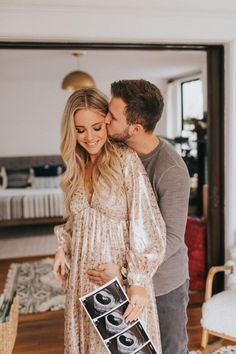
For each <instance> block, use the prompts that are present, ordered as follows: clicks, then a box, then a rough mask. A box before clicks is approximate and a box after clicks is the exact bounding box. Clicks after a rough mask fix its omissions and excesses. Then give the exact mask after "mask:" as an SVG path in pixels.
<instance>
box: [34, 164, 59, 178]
mask: <svg viewBox="0 0 236 354" xmlns="http://www.w3.org/2000/svg"><path fill="white" fill-rule="evenodd" d="M32 169H33V172H34V176H35V177H55V176H59V175H61V174H62V171H63V166H62V165H42V166H33V167H32Z"/></svg>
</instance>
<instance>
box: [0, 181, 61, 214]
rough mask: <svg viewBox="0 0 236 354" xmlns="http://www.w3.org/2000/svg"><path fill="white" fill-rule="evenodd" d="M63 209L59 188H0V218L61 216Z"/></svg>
mask: <svg viewBox="0 0 236 354" xmlns="http://www.w3.org/2000/svg"><path fill="white" fill-rule="evenodd" d="M63 211H64V197H63V192H62V191H61V189H59V188H45V189H30V188H27V189H24V188H21V189H15V188H13V189H0V220H11V219H21V218H40V217H41V218H42V217H53V216H62V215H63Z"/></svg>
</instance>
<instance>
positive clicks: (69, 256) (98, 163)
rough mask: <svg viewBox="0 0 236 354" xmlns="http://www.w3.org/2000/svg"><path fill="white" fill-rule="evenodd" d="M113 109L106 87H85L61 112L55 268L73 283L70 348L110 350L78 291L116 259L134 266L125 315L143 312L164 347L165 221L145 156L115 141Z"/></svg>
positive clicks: (86, 353) (86, 352)
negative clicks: (159, 284) (61, 220)
mask: <svg viewBox="0 0 236 354" xmlns="http://www.w3.org/2000/svg"><path fill="white" fill-rule="evenodd" d="M107 112H108V102H107V99H106V97H105V96H104V95H103V94H102V93H101V92H100V91H99V90H97V89H80V90H78V91H75V92H74V93H73V94H72V95H71V96H70V97H69V99H68V101H67V104H66V106H65V110H64V115H63V119H62V138H61V154H62V158H63V160H64V163H65V166H66V171H65V173H64V177H63V181H62V189H63V191H64V193H65V207H66V212H67V215H66V216H67V222H66V223H65V224H64V225H60V226H56V227H55V233H56V236H57V238H58V241H59V247H58V250H57V252H56V256H55V264H54V272H55V276H56V278H57V279H58V280H59V281H61V282H62V283H63V284H64V286H65V288H66V306H65V353H66V354H94V353H99V354H103V353H104V354H105V353H107V350H106V348H105V346H104V344H103V342H102V340H101V339H100V337H99V335H98V334H97V332H96V330H95V328H94V327H93V325H92V323H90V320H89V318H88V316H87V314H86V313H85V311H84V310H83V309H82V306H81V304H80V301H79V298H80V297H81V296H84V295H86V294H87V293H89V292H91V291H93V290H95V289H96V285H95V284H94V283H93V282H92V281H91V280H89V278H88V275H87V270H88V269H89V268H96V267H97V266H98V265H99V264H102V263H109V262H113V263H116V264H118V265H119V266H120V267H123V266H125V267H126V268H127V270H128V274H127V288H126V291H127V293H128V296H129V298H130V302H131V304H130V305H129V306H128V308H127V309H126V311H125V313H124V318H125V320H126V321H129V322H130V321H133V320H135V319H136V318H137V317H138V316H139V317H140V319H141V321H142V323H143V325H144V327H145V329H146V330H147V332H148V334H149V336H150V338H151V339H152V341H153V343H154V344H155V346H156V348H157V350H158V354H160V353H161V344H160V335H159V327H158V319H157V312H156V303H155V296H154V293H153V287H152V276H153V274H154V273H155V272H156V270H157V267H158V265H159V264H160V263H161V262H162V260H163V258H164V253H165V243H166V239H165V225H164V221H163V219H162V216H161V214H160V211H159V208H158V206H157V203H156V200H155V197H154V195H153V191H152V188H151V185H150V182H149V179H148V177H147V175H146V172H145V169H144V167H143V165H142V163H141V161H140V160H139V158H138V156H137V155H136V153H135V152H133V151H132V150H130V149H128V148H127V147H122V146H118V145H116V144H112V143H111V142H110V141H109V139H108V136H107V129H106V124H105V116H106V114H107Z"/></svg>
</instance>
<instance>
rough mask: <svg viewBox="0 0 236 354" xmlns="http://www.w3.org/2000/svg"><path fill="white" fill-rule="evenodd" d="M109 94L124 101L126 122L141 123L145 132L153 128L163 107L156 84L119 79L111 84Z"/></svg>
mask: <svg viewBox="0 0 236 354" xmlns="http://www.w3.org/2000/svg"><path fill="white" fill-rule="evenodd" d="M111 94H112V96H113V97H117V98H121V99H122V100H123V101H124V102H125V103H126V111H125V114H126V119H127V123H128V124H141V125H142V126H143V128H144V130H145V131H147V132H152V131H153V130H154V129H155V126H156V124H157V122H158V121H159V120H160V118H161V114H162V111H163V108H164V100H163V97H162V94H161V92H160V90H159V89H158V87H157V86H155V85H154V84H152V83H151V82H149V81H146V80H120V81H115V82H113V83H112V84H111Z"/></svg>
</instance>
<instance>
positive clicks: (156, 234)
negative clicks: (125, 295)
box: [124, 152, 166, 286]
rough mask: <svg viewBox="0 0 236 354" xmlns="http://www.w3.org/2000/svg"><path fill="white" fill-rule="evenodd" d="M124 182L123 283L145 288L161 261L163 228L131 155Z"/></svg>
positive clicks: (139, 165)
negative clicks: (126, 238) (125, 248)
mask: <svg viewBox="0 0 236 354" xmlns="http://www.w3.org/2000/svg"><path fill="white" fill-rule="evenodd" d="M124 178H125V186H126V194H127V204H128V216H129V220H128V222H129V250H128V253H127V256H126V260H127V281H128V284H129V285H139V286H145V284H147V283H149V282H150V281H151V279H152V277H153V275H154V274H155V272H156V270H157V268H158V266H159V265H160V264H161V263H162V261H163V259H164V256H165V247H166V228H165V223H164V220H163V218H162V215H161V213H160V210H159V207H158V205H157V201H156V198H155V195H154V192H153V190H152V186H151V183H150V181H149V178H148V176H147V173H146V170H145V168H144V166H143V164H142V162H141V161H140V159H139V157H138V155H137V154H136V153H135V152H129V153H127V155H126V157H125V162H124Z"/></svg>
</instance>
